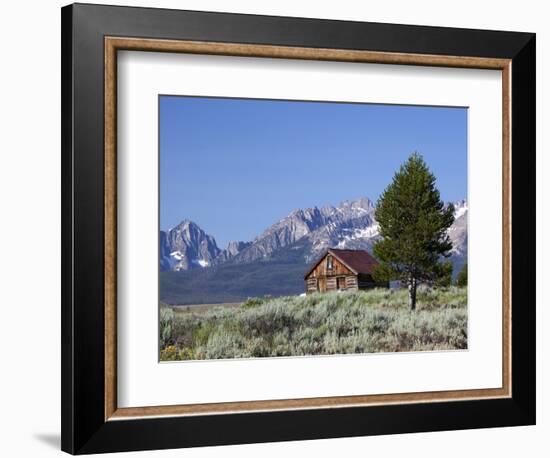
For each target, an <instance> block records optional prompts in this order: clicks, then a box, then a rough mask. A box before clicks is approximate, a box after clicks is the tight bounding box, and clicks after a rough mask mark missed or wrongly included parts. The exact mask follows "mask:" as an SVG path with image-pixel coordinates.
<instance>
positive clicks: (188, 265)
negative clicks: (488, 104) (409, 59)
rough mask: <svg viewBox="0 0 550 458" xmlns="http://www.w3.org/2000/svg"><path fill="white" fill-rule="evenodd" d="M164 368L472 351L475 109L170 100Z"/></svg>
mask: <svg viewBox="0 0 550 458" xmlns="http://www.w3.org/2000/svg"><path fill="white" fill-rule="evenodd" d="M158 104H159V106H158V109H159V126H158V127H159V139H158V144H159V190H160V192H159V259H158V261H159V359H160V361H162V362H164V361H189V360H213V359H231V358H259V357H296V356H320V355H343V354H359V353H361V354H364V353H379V352H384V353H394V352H419V351H456V350H466V349H467V348H468V291H467V285H468V200H467V190H468V108H467V107H447V106H415V105H391V104H375V103H372V104H371V103H349V102H335V101H307V100H304V101H302V100H271V99H249V98H222V97H200V96H185V95H159V97H158Z"/></svg>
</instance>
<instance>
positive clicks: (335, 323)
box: [159, 286, 468, 361]
mask: <svg viewBox="0 0 550 458" xmlns="http://www.w3.org/2000/svg"><path fill="white" fill-rule="evenodd" d="M467 320H468V313H467V293H466V288H460V287H455V286H453V287H449V288H427V287H423V288H420V290H419V291H418V309H417V310H416V311H410V310H409V309H408V296H407V291H406V290H390V289H375V290H370V291H359V292H341V293H324V294H311V295H307V296H286V297H277V298H252V299H249V300H247V301H246V302H243V303H242V304H241V305H240V306H239V307H237V308H231V309H228V308H224V307H222V306H220V307H216V308H214V309H210V310H208V311H207V312H204V313H181V312H178V311H177V310H175V309H172V308H169V307H166V306H162V307H161V313H160V331H159V333H160V336H159V338H160V348H161V355H160V359H161V360H162V361H175V360H189V359H220V358H250V357H273V356H303V355H332V354H345V353H373V352H399V351H422V350H455V349H465V348H467Z"/></svg>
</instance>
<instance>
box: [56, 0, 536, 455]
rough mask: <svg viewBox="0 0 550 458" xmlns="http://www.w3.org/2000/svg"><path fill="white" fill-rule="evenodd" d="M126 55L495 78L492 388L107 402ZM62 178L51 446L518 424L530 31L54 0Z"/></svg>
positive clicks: (528, 374) (531, 214)
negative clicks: (499, 351)
mask: <svg viewBox="0 0 550 458" xmlns="http://www.w3.org/2000/svg"><path fill="white" fill-rule="evenodd" d="M228 25H230V26H228ZM128 49H129V50H136V51H144V52H147V51H162V52H179V53H181V52H184V53H196V54H217V55H234V56H252V57H271V58H274V57H275V58H287V59H289V58H290V59H306V60H329V61H349V62H377V63H385V64H402V65H403V64H405V65H426V66H448V67H465V68H491V69H498V70H500V71H502V81H503V99H502V100H503V119H502V126H503V139H502V146H503V177H502V180H503V181H502V182H503V221H502V227H503V240H504V242H503V250H502V253H503V266H502V273H503V289H502V302H503V333H502V345H503V361H502V363H503V364H502V366H503V386H502V387H501V388H497V389H490V390H481V389H480V390H462V391H447V392H431V393H405V394H401V395H391V394H388V395H376V396H349V397H333V398H311V399H289V400H283V401H254V402H252V401H248V402H241V403H221V404H202V405H182V406H168V407H155V406H144V407H143V408H132V409H128V408H126V409H119V408H117V402H116V356H117V355H116V237H117V232H116V205H117V202H116V56H117V51H118V50H128ZM62 180H63V182H62V449H63V450H65V451H67V452H69V453H74V454H80V453H97V452H114V451H127V450H143V449H159V448H175V447H190V446H201V445H220V444H238V443H251V442H268V441H283V440H299V439H315V438H329V437H346V436H357V435H375V434H391V433H403V432H420V431H439V430H448V429H466V428H480V427H495V426H513V425H529V424H534V422H535V35H534V34H529V33H518V32H496V31H483V30H466V29H450V28H439V27H422V26H405V25H390V24H376V23H360V22H344V21H327V20H315V19H297V18H284V17H267V16H250V15H239V14H225V13H224V14H222V13H204V12H191V11H176V10H164V9H147V8H129V7H111V6H101V5H85V4H76V5H70V6H67V7H65V8H63V9H62ZM514 222H516V224H514Z"/></svg>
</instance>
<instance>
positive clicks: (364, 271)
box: [304, 248, 388, 293]
mask: <svg viewBox="0 0 550 458" xmlns="http://www.w3.org/2000/svg"><path fill="white" fill-rule="evenodd" d="M377 265H378V261H377V260H376V259H374V258H373V257H372V256H371V255H370V254H369V253H368V252H367V251H365V250H337V249H335V248H329V249H328V250H327V251H326V252H325V254H324V255H323V256H321V258H320V259H319V260H317V261H316V262H315V263H314V264H313V266H312V267H311V268H310V269H309V270H308V272H307V273H306V275H305V277H304V279H305V282H306V291H307V292H308V293H314V292H317V291H319V292H322V293H324V292H326V291H345V290H350V291H357V290H359V289H368V288H374V287H385V288H387V287H388V283H377V282H375V281H374V279H373V277H372V273H373V270H374V268H375V267H376V266H377Z"/></svg>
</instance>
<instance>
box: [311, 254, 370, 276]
mask: <svg viewBox="0 0 550 458" xmlns="http://www.w3.org/2000/svg"><path fill="white" fill-rule="evenodd" d="M329 253H330V254H331V255H333V256H334V257H335V258H336V259H338V260H339V261H340V262H341V263H343V264H344V265H345V266H346V267H347V268H348V269H350V270H351V271H353V272H354V273H355V274H372V272H373V270H374V268H375V267H376V266H377V265H378V261H377V260H376V259H374V257H373V256H372V255H371V254H369V252H368V251H366V250H338V249H336V248H329V249H328V250H326V251H325V252H324V253H323V255H322V256H321V257H320V258H319V259H318V260H317V261H315V263H314V264H313V265H312V266H311V268H310V269H309V270H308V271H307V273H306V275H305V278H307V277H308V276H309V274H311V272H313V270H314V269H315V268H316V267H317V266H318V265H319V263H320V262H321V261H322V260H323V259H325V257H326V255H327V254H329Z"/></svg>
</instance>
